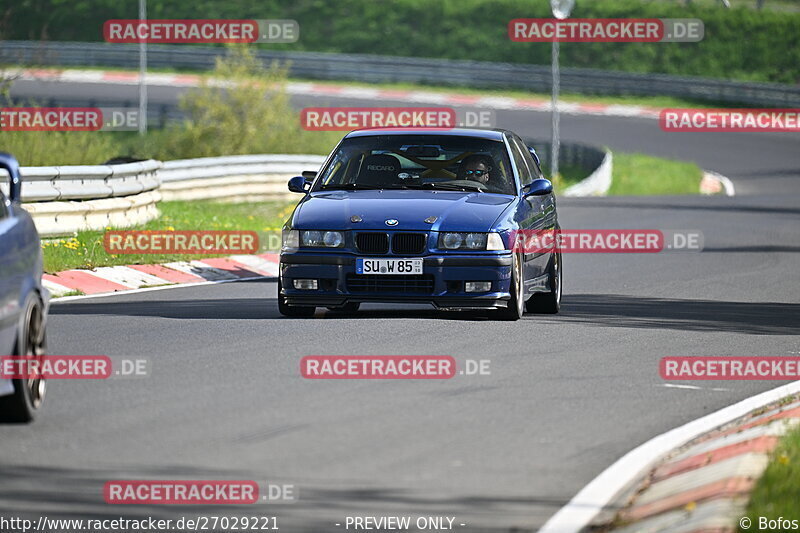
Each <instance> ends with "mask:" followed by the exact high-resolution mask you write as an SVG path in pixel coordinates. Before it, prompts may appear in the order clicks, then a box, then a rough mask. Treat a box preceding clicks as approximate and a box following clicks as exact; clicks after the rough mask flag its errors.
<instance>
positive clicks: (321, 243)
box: [300, 230, 344, 248]
mask: <svg viewBox="0 0 800 533" xmlns="http://www.w3.org/2000/svg"><path fill="white" fill-rule="evenodd" d="M300 244H301V246H309V247H314V248H320V247H322V248H340V247H341V246H343V245H344V236H343V235H342V232H341V231H315V230H311V231H301V232H300Z"/></svg>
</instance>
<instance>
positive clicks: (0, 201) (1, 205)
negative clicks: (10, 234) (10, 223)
mask: <svg viewBox="0 0 800 533" xmlns="http://www.w3.org/2000/svg"><path fill="white" fill-rule="evenodd" d="M7 216H8V208H7V207H6V195H5V194H3V191H0V220H2V219H4V218H6V217H7Z"/></svg>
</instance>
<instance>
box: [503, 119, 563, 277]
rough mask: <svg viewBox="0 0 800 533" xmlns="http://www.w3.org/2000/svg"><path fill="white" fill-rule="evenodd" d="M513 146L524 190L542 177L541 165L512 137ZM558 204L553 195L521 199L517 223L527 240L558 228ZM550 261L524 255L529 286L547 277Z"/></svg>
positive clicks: (534, 254)
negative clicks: (544, 276)
mask: <svg viewBox="0 0 800 533" xmlns="http://www.w3.org/2000/svg"><path fill="white" fill-rule="evenodd" d="M508 140H509V146H510V147H511V155H512V156H513V159H514V165H515V167H516V168H517V172H518V174H519V177H520V183H521V186H522V187H524V186H525V185H528V184H529V183H530V182H532V181H533V180H534V179H536V178H539V177H540V176H541V171H540V170H539V167H538V165H536V162H535V161H534V160H533V157H532V156H531V155H530V153H529V152H528V147H527V146H525V143H523V142H522V140H521V139H520V138H519V137H517V136H516V135H509V137H508ZM554 214H555V204H554V202H553V195H552V194H548V195H545V196H529V197H527V198H524V199H520V201H519V203H518V207H517V214H516V217H515V218H516V221H517V224H519V228H520V229H521V230H523V231H524V232H525V233H524V234H523V235H526V237H528V236H530V233H533V232H537V231H542V230H547V229H552V228H553V227H554V225H555V222H554V220H555V217H554ZM549 260H550V254H549V253H542V252H536V251H531V250H526V251H525V253H524V254H523V265H524V269H525V280H526V284H529V283H531V282H534V281H535V280H536V278H538V277H540V276H543V275H544V274H546V271H547V262H548V261H549Z"/></svg>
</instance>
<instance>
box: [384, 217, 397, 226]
mask: <svg viewBox="0 0 800 533" xmlns="http://www.w3.org/2000/svg"><path fill="white" fill-rule="evenodd" d="M386 225H387V226H396V225H397V219H396V218H387V219H386Z"/></svg>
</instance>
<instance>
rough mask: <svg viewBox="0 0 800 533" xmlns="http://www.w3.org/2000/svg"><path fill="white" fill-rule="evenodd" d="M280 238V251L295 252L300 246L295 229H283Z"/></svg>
mask: <svg viewBox="0 0 800 533" xmlns="http://www.w3.org/2000/svg"><path fill="white" fill-rule="evenodd" d="M281 236H282V239H281V250H296V249H297V248H298V247H299V246H300V232H299V231H297V230H296V229H285V230H283V232H282V233H281Z"/></svg>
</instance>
